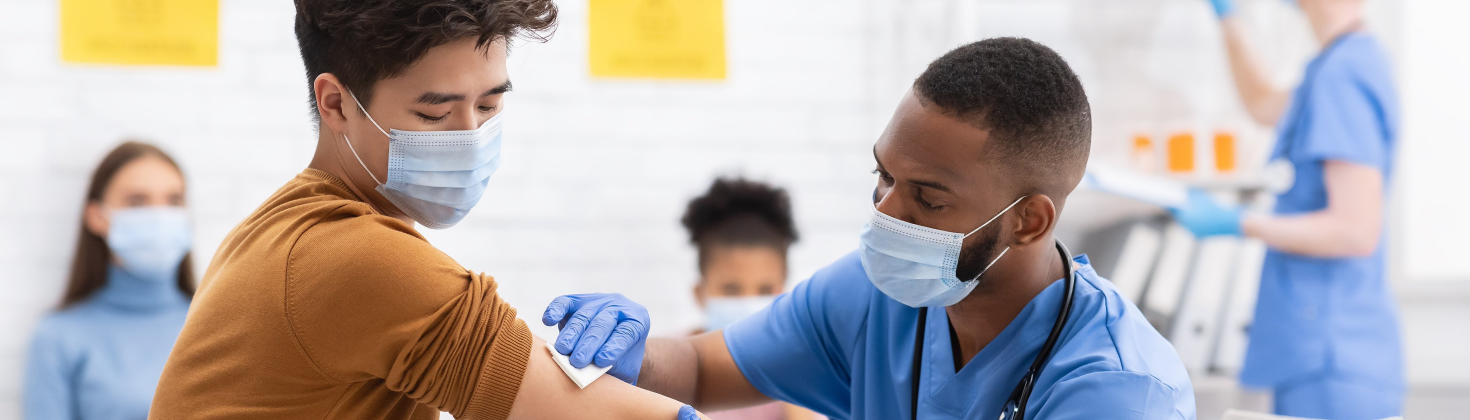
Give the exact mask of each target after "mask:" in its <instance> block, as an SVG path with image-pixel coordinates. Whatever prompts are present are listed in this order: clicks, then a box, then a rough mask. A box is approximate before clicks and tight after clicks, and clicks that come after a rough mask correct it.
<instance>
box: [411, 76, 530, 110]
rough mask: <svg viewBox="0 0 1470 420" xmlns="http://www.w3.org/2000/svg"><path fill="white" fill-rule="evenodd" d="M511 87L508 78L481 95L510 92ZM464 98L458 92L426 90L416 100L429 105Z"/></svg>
mask: <svg viewBox="0 0 1470 420" xmlns="http://www.w3.org/2000/svg"><path fill="white" fill-rule="evenodd" d="M510 89H511V85H510V81H509V80H507V81H505V83H502V84H501V85H500V86H496V87H494V88H491V89H490V90H487V91H485V93H481V94H480V97H481V98H483V97H486V96H490V95H499V94H502V93H506V92H510ZM464 99H465V96H464V95H461V94H458V93H439V92H424V94H423V95H419V98H418V99H417V100H415V101H414V102H416V103H421V104H427V105H439V104H442V103H446V102H456V101H463V100H464Z"/></svg>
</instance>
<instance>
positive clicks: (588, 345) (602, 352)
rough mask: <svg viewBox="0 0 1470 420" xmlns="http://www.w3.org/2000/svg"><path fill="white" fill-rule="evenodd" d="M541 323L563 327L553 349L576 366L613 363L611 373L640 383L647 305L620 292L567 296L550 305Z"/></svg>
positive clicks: (631, 382) (604, 365) (605, 365)
mask: <svg viewBox="0 0 1470 420" xmlns="http://www.w3.org/2000/svg"><path fill="white" fill-rule="evenodd" d="M541 322H542V323H544V324H546V325H559V326H560V328H561V333H560V334H558V335H557V337H556V344H555V345H554V347H553V348H554V349H556V352H557V353H561V354H565V355H568V356H569V359H570V361H571V363H572V366H574V367H577V368H583V367H587V364H588V363H593V364H596V365H597V366H601V367H608V366H612V369H611V370H608V372H607V373H608V374H610V375H612V376H614V377H616V378H618V379H622V380H623V382H627V383H629V384H633V385H637V384H638V372H639V370H640V369H641V368H642V366H643V351H644V342H645V341H646V340H647V339H648V328H649V325H650V321H649V319H648V310H647V309H644V307H643V305H639V304H638V303H637V302H633V300H632V299H628V298H627V297H626V296H623V295H621V294H616V293H613V294H606V293H591V294H582V295H566V296H560V297H557V298H556V299H554V300H552V301H551V304H550V305H547V306H546V312H545V313H543V314H542V315H541Z"/></svg>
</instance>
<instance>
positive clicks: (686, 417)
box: [678, 405, 703, 420]
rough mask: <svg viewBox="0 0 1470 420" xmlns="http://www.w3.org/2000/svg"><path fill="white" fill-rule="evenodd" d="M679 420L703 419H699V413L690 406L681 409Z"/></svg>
mask: <svg viewBox="0 0 1470 420" xmlns="http://www.w3.org/2000/svg"><path fill="white" fill-rule="evenodd" d="M678 420H703V419H701V418H699V412H698V411H694V407H690V406H688V405H685V406H683V407H679V419H678Z"/></svg>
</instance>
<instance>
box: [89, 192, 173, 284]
mask: <svg viewBox="0 0 1470 420" xmlns="http://www.w3.org/2000/svg"><path fill="white" fill-rule="evenodd" d="M192 243H193V234H192V233H190V231H189V215H188V213H187V212H185V211H184V209H183V208H182V207H174V206H158V207H134V208H126V209H117V210H112V211H110V212H109V214H108V222H107V248H108V249H110V250H111V251H112V255H113V256H115V257H117V260H118V263H119V264H120V265H121V267H120V268H122V269H123V270H124V271H127V272H128V273H130V274H133V275H134V276H137V277H138V278H141V279H145V280H156V281H167V280H171V279H174V278H177V277H178V269H179V263H180V262H182V261H183V260H184V255H187V254H188V253H189V246H190V245H191V244H192Z"/></svg>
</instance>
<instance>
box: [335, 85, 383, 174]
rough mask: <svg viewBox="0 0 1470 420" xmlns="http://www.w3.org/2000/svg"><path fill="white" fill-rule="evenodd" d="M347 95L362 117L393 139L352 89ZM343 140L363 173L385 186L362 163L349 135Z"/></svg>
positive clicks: (345, 135)
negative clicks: (364, 106)
mask: <svg viewBox="0 0 1470 420" xmlns="http://www.w3.org/2000/svg"><path fill="white" fill-rule="evenodd" d="M347 95H348V96H351V97H352V103H355V104H357V109H359V110H362V115H367V118H368V121H369V122H372V123H373V127H378V131H382V132H383V135H385V136H388V138H389V139H392V138H393V136H389V135H388V132H387V131H383V127H382V126H380V125H378V122H377V121H373V116H372V115H371V114H368V112H367V109H364V108H363V107H362V102H359V101H358V100H357V95H355V94H353V93H352V90H350V89H349V90H347ZM342 140H346V141H347V150H351V151H352V157H353V158H354V159H357V164H358V165H362V170H363V171H366V172H367V173H368V176H370V177H372V178H373V182H376V183H378V185H383V181H379V180H378V176H377V175H373V170H372V169H368V167H367V163H365V162H363V161H362V156H358V155H357V148H355V147H352V139H350V138H347V134H345V133H344V134H342Z"/></svg>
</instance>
